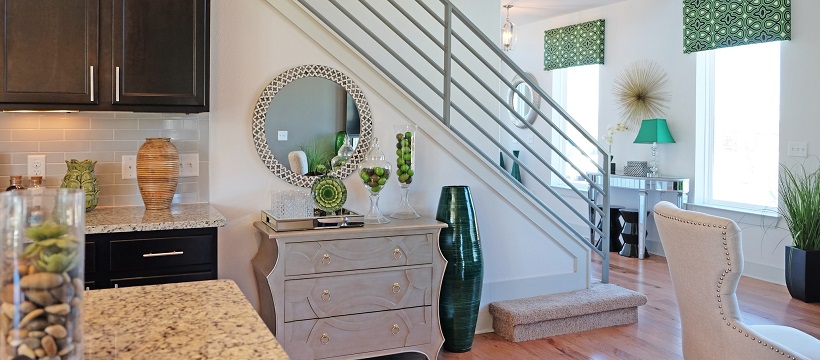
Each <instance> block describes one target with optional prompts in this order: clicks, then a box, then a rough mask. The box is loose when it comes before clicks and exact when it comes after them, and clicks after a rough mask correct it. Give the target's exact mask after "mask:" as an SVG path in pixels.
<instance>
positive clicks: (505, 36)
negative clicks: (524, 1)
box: [501, 5, 517, 51]
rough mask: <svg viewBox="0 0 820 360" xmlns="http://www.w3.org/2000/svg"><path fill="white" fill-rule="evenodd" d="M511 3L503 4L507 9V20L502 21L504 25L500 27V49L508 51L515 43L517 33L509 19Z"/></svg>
mask: <svg viewBox="0 0 820 360" xmlns="http://www.w3.org/2000/svg"><path fill="white" fill-rule="evenodd" d="M512 7H513V6H512V5H504V8H505V9H507V21H505V22H504V27H502V28H501V49H503V50H504V51H510V50H512V49H513V46H514V45H515V40H516V37H517V34H516V33H515V24H513V23H512V21H510V8H512Z"/></svg>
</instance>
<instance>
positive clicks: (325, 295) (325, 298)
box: [322, 290, 330, 301]
mask: <svg viewBox="0 0 820 360" xmlns="http://www.w3.org/2000/svg"><path fill="white" fill-rule="evenodd" d="M322 301H330V290H325V291H322Z"/></svg>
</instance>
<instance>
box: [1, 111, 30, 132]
mask: <svg viewBox="0 0 820 360" xmlns="http://www.w3.org/2000/svg"><path fill="white" fill-rule="evenodd" d="M18 115H19V116H18ZM0 119H2V121H0V129H39V128H40V118H39V116H38V115H32V114H28V113H25V114H0Z"/></svg>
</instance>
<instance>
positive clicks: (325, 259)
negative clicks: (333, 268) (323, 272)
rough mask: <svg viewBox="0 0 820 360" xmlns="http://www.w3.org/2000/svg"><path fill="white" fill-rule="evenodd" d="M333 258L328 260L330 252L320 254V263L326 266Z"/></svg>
mask: <svg viewBox="0 0 820 360" xmlns="http://www.w3.org/2000/svg"><path fill="white" fill-rule="evenodd" d="M332 261H333V260H330V254H324V255H322V265H324V266H328V265H330V263H331V262H332Z"/></svg>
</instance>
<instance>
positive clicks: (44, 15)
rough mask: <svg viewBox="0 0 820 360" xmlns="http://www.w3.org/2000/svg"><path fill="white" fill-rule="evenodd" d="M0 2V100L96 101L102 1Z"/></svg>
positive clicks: (37, 101) (62, 102) (40, 101)
mask: <svg viewBox="0 0 820 360" xmlns="http://www.w3.org/2000/svg"><path fill="white" fill-rule="evenodd" d="M0 3H2V6H0V19H2V21H3V26H2V27H0V41H2V50H3V54H2V56H0V62H1V63H0V71H2V74H0V75H1V76H0V83H2V85H0V102H3V103H31V104H38V103H39V104H95V103H97V94H96V93H97V92H98V91H97V85H96V83H95V79H97V78H98V76H97V73H98V69H99V66H97V56H98V27H99V0H2V1H0Z"/></svg>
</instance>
